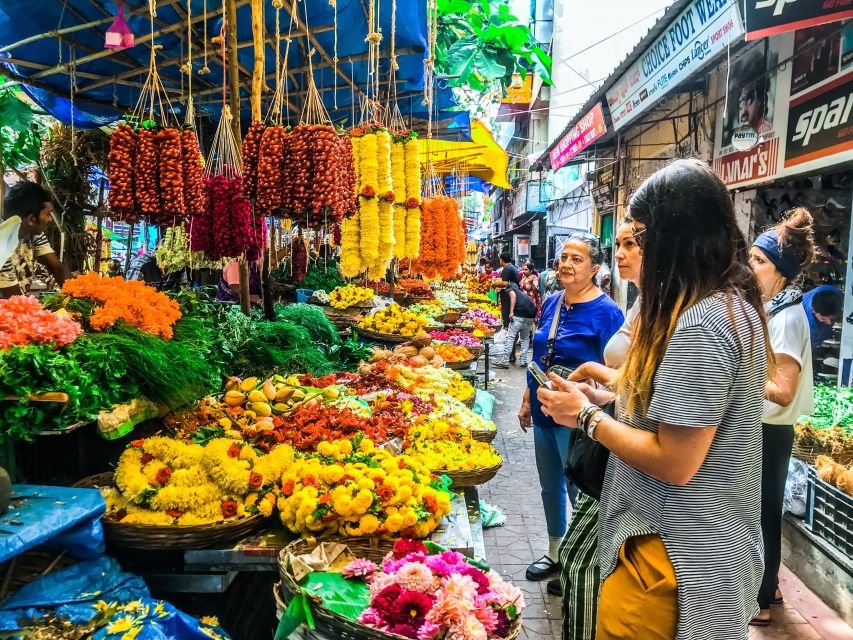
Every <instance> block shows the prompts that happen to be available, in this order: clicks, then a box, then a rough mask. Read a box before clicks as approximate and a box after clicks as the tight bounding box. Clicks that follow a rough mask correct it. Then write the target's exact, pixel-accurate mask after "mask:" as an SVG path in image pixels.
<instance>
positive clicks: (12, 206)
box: [0, 182, 70, 298]
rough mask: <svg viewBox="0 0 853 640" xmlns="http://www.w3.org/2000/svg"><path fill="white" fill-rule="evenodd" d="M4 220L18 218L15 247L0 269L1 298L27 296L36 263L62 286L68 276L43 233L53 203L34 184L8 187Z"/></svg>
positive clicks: (25, 183)
mask: <svg viewBox="0 0 853 640" xmlns="http://www.w3.org/2000/svg"><path fill="white" fill-rule="evenodd" d="M3 211H4V219H9V218H11V217H12V216H18V217H20V218H21V226H20V229H19V230H18V246H17V248H16V249H15V252H14V253H13V254H12V256H11V257H10V258H9V259H8V260H6V262H5V263H4V264H3V266H2V268H0V298H8V297H10V296H15V295H26V294H28V293H29V292H30V287H31V285H32V280H33V278H34V277H35V272H36V267H35V261H36V260H38V261H39V262H40V263H41V264H43V265H44V266H45V267H47V270H48V271H49V272H50V273H51V275H52V276H53V278H54V280H56V284H57V285H59V286H62V283H63V282H65V279H66V278H67V277H68V276H69V275H70V274H69V273H68V269H67V268H66V267H65V265H64V264H62V262H61V261H60V259H59V258H58V257H57V256H56V254H55V253H54V252H53V249H52V248H51V246H50V243H49V242H48V240H47V236H46V235H45V231H47V228H48V227H49V226H50V223H51V222H52V221H53V214H52V212H53V202H52V200H51V197H50V195H49V194H48V193H47V191H45V190H44V188H43V187H41V186H40V185H37V184H36V183H35V182H18V183H17V184H14V185H12V186H11V187H10V188H9V191H8V192H7V193H6V198H5V200H4V209H3Z"/></svg>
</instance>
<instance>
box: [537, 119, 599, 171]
mask: <svg viewBox="0 0 853 640" xmlns="http://www.w3.org/2000/svg"><path fill="white" fill-rule="evenodd" d="M605 131H607V127H606V126H605V125H604V112H603V111H602V110H601V103H600V102H599V103H598V104H596V105H595V106H594V107H593V108H592V109H590V110H589V111H588V112H587V114H586V115H585V116H584V117H583V118H581V119H580V120H579V121H578V123H577V124H576V125H575V126H574V127H572V128H571V129H570V130H569V131H568V133H566V135H565V136H563V139H562V140H560V142H559V143H557V146H555V147H554V148H553V149H551V153H550V154H549V158H550V160H551V170H552V171H556V170H557V169H559V168H560V167H562V166H563V165H564V164H566V163H567V162H568V161H569V160H571V159H572V158H574V157H575V156H576V155H578V154H579V153H580V152H581V151H583V150H584V149H586V148H587V147H588V146H589V145H591V144H592V143H593V142H595V141H596V140H598V139H599V138H600V137H601V136H603V135H604V133H605Z"/></svg>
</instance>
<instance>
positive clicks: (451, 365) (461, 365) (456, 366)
mask: <svg viewBox="0 0 853 640" xmlns="http://www.w3.org/2000/svg"><path fill="white" fill-rule="evenodd" d="M476 359H477V358H471V359H470V360H461V361H459V362H446V361H445V363H444V366H445V367H447V368H448V369H453V370H454V371H464V370H465V369H467V368H468V367H470V366H471V363H472V362H474V361H475V360H476Z"/></svg>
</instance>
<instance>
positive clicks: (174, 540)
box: [74, 472, 267, 550]
mask: <svg viewBox="0 0 853 640" xmlns="http://www.w3.org/2000/svg"><path fill="white" fill-rule="evenodd" d="M74 486H75V487H87V488H92V489H100V488H105V487H111V486H113V474H112V472H108V473H99V474H98V475H95V476H89V477H88V478H83V479H82V480H80V481H78V482H76V483H75V484H74ZM266 522H267V518H265V517H264V516H262V515H261V514H255V515H253V516H249V517H248V518H240V519H239V520H228V521H225V522H215V523H212V524H202V525H194V526H189V527H181V526H177V525H172V526H161V525H142V524H122V523H121V522H116V521H114V520H110V519H108V518H101V524H102V525H103V527H104V537H105V538H106V539H107V540H108V541H109V542H111V543H112V544H114V545H116V546H117V547H126V548H128V549H147V550H153V549H174V550H182V549H207V548H210V547H215V546H219V545H223V544H231V543H233V542H237V541H238V540H241V539H242V538H245V537H246V536H248V535H250V534H252V533H254V532H255V531H258V530H259V529H262V528H263V527H264V525H265V524H266Z"/></svg>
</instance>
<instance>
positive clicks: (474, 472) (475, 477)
mask: <svg viewBox="0 0 853 640" xmlns="http://www.w3.org/2000/svg"><path fill="white" fill-rule="evenodd" d="M502 466H503V460H501V461H500V462H499V463H498V464H496V465H494V466H492V467H483V468H481V469H464V470H462V471H433V473H434V474H435V475H438V476H441V475H445V476H447V477H448V478H450V479H451V480H453V484H452V485H450V486H451V487H452V488H453V489H464V488H465V487H476V486H477V485H481V484H486V483H487V482H488V481H489V480H491V479H492V478H494V477H495V476H496V475H497V473H498V471H500V469H501V467H502Z"/></svg>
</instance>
